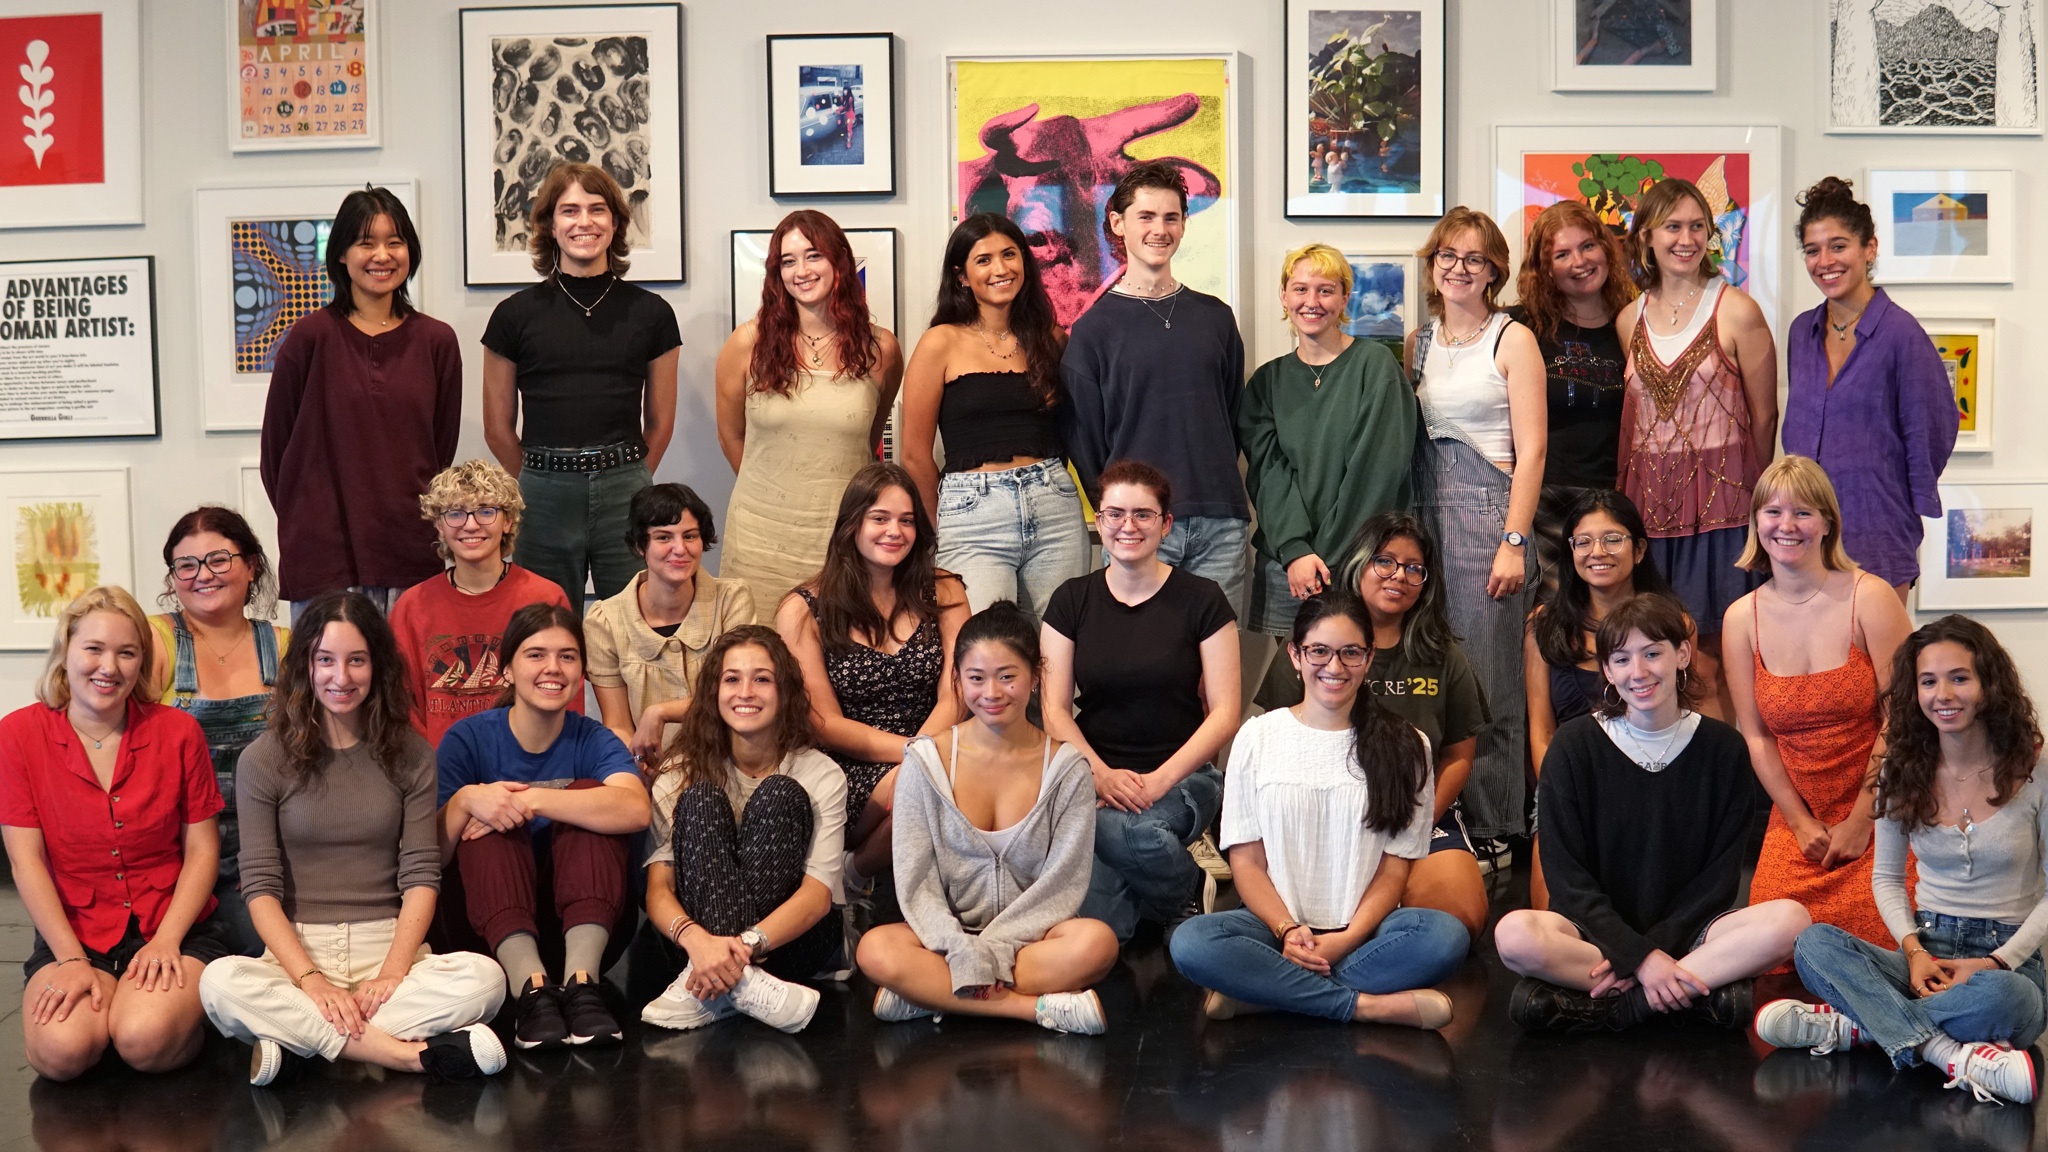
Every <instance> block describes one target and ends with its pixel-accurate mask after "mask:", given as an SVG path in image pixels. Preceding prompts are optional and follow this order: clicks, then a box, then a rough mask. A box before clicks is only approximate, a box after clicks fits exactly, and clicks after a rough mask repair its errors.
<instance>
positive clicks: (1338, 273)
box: [1280, 244, 1352, 324]
mask: <svg viewBox="0 0 2048 1152" xmlns="http://www.w3.org/2000/svg"><path fill="white" fill-rule="evenodd" d="M1303 263H1306V264H1307V265H1308V271H1310V272H1313V273H1315V274H1316V275H1318V276H1321V277H1322V278H1323V279H1325V280H1335V281H1336V282H1337V283H1338V284H1340V285H1342V286H1343V288H1344V307H1343V308H1341V309H1339V311H1338V321H1337V322H1338V323H1340V324H1342V323H1346V322H1348V321H1350V319H1351V283H1352V280H1351V261H1349V260H1346V259H1345V258H1344V254H1343V253H1342V252H1339V251H1337V250H1336V249H1335V248H1332V247H1330V246H1329V245H1328V244H1303V245H1302V246H1301V247H1299V248H1296V249H1295V250H1294V251H1292V252H1289V253H1288V254H1287V258H1286V259H1284V260H1282V261H1280V291H1282V292H1286V291H1287V282H1288V281H1289V280H1291V279H1293V278H1294V271H1295V269H1296V268H1298V267H1300V266H1301V265H1302V264H1303ZM1285 318H1286V317H1285V316H1283V317H1282V319H1285Z"/></svg>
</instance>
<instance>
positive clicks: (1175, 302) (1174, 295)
mask: <svg viewBox="0 0 2048 1152" xmlns="http://www.w3.org/2000/svg"><path fill="white" fill-rule="evenodd" d="M1182 287H1183V285H1179V284H1176V285H1174V287H1173V291H1171V292H1168V293H1167V294H1166V295H1164V296H1161V297H1160V299H1161V300H1171V301H1172V303H1171V304H1168V305H1167V306H1166V315H1164V316H1161V315H1159V309H1157V308H1154V307H1153V306H1152V301H1151V299H1150V298H1148V297H1144V296H1137V295H1132V294H1131V293H1125V295H1128V296H1130V297H1131V299H1133V300H1136V301H1137V302H1138V303H1140V304H1143V305H1144V306H1145V310H1146V311H1147V312H1150V313H1152V315H1153V316H1154V317H1155V318H1156V319H1158V320H1160V321H1161V322H1163V323H1164V324H1165V325H1166V327H1167V328H1168V329H1171V328H1172V327H1173V310H1174V309H1176V308H1178V307H1180V290H1181V288H1182Z"/></svg>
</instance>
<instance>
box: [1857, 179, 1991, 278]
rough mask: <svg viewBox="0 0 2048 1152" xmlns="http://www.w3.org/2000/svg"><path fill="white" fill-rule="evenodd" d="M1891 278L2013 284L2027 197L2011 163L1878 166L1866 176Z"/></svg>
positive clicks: (1880, 267)
mask: <svg viewBox="0 0 2048 1152" xmlns="http://www.w3.org/2000/svg"><path fill="white" fill-rule="evenodd" d="M1863 193H1864V195H1865V196H1866V197H1868V199H1869V203H1870V214H1871V216H1872V217H1874V218H1875V220H1876V222H1877V272H1876V277H1877V279H1878V280H1879V281H1881V282H1882V283H1886V284H2010V283H2012V278H2013V249H2014V247H2015V246H2016V243H2017V239H2016V234H2017V232H2018V228H2017V226H2016V220H2017V217H2018V215H2019V202H2018V201H2017V200H2015V199H2014V198H2013V175H2012V172H2011V171H2009V170H1994V171H1973V170H1965V169H1948V170H1945V171H1944V170H1936V171H1924V170H1908V169H1899V168H1873V169H1871V170H1870V173H1869V175H1868V177H1867V178H1866V179H1865V181H1864V189H1863Z"/></svg>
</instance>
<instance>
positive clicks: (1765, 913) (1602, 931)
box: [1494, 594, 1810, 1031]
mask: <svg viewBox="0 0 2048 1152" xmlns="http://www.w3.org/2000/svg"><path fill="white" fill-rule="evenodd" d="M1691 634H1692V630H1691V622H1690V621H1689V620H1688V619H1687V618H1686V615H1685V610H1684V609H1683V608H1682V607H1680V606H1679V604H1678V602H1677V601H1676V600H1673V599H1672V598H1671V597H1669V596H1664V595H1658V594H1649V595H1642V596H1636V597H1633V598H1632V599H1629V600H1627V601H1625V602H1623V603H1622V604H1620V605H1618V606H1617V607H1616V608H1615V609H1614V610H1613V611H1611V612H1609V613H1608V614H1607V616H1606V618H1605V619H1603V620H1601V622H1600V628H1599V632H1598V633H1597V635H1596V638H1595V639H1596V642H1597V652H1596V654H1597V655H1598V657H1599V660H1600V669H1601V672H1602V673H1603V674H1604V675H1605V677H1606V679H1607V688H1606V690H1605V691H1604V692H1603V693H1602V698H1601V701H1600V706H1599V707H1598V708H1597V709H1596V710H1595V712H1594V714H1593V715H1591V716H1582V717H1580V718H1579V719H1577V720H1573V721H1571V722H1570V723H1568V724H1566V725H1565V726H1564V727H1562V728H1560V729H1558V733H1557V737H1556V739H1554V740H1553V741H1552V742H1551V745H1550V753H1549V755H1548V756H1547V757H1545V759H1544V763H1543V776H1542V793H1541V800H1542V809H1543V873H1544V877H1545V879H1546V880H1548V881H1549V885H1550V908H1551V910H1550V911H1546V912H1538V911H1535V910H1533V909H1523V910H1519V911H1515V912H1510V913H1508V914H1507V915H1506V916H1503V917H1501V921H1500V925H1499V927H1497V928H1495V929H1494V943H1495V945H1496V946H1497V947H1498V948H1499V950H1500V958H1501V963H1503V964H1505V965H1506V966H1507V967H1508V969H1509V970H1510V971H1512V972H1514V973H1515V974H1516V975H1518V976H1521V977H1524V979H1523V980H1522V981H1521V982H1520V983H1518V984H1517V985H1516V986H1515V991H1514V994H1513V996H1512V997H1511V998H1510V999H1509V1001H1508V1015H1509V1017H1510V1018H1512V1019H1513V1020H1514V1021H1515V1022H1516V1023H1517V1024H1520V1025H1521V1026H1522V1027H1524V1028H1550V1029H1558V1030H1564V1031H1594V1030H1599V1029H1621V1028H1626V1027H1629V1026H1631V1025H1634V1024H1638V1023H1641V1022H1642V1021H1644V1020H1648V1019H1652V1018H1654V1016H1655V1015H1656V1014H1659V1013H1668V1012H1675V1011H1681V1010H1687V1009H1690V1010H1691V1012H1692V1014H1694V1015H1696V1016H1700V1017H1702V1018H1705V1019H1707V1020H1710V1021H1712V1022H1713V1023H1716V1024H1720V1025H1722V1026H1724V1027H1729V1028H1742V1027H1746V1026H1747V1025H1748V1024H1749V1019H1750V1016H1751V1008H1750V1005H1751V1003H1752V990H1751V986H1750V978H1752V977H1754V976H1756V975H1758V974H1759V973H1763V972H1768V971H1770V970H1771V969H1772V968H1775V967H1777V966H1778V965H1780V964H1782V963H1784V962H1785V961H1786V959H1788V958H1789V957H1790V956H1791V955H1792V944H1793V941H1794V940H1795V939H1797V937H1798V936H1799V933H1800V932H1801V931H1802V930H1803V929H1805V928H1806V926H1807V925H1808V923H1810V921H1809V920H1808V918H1807V915H1806V910H1805V909H1804V908H1802V907H1800V905H1799V904H1798V903H1797V902H1795V901H1791V900H1772V901H1769V902H1767V903H1764V904H1759V905H1755V906H1753V907H1748V908H1740V909H1733V910H1731V908H1732V906H1733V905H1734V903H1735V901H1736V897H1737V894H1738V888H1739V885H1740V881H1741V871H1742V850H1743V845H1744V839H1745V833H1746V831H1747V829H1748V827H1749V810H1750V795H1751V792H1750V788H1751V785H1750V767H1749V754H1748V751H1747V747H1746V745H1745V744H1744V743H1743V740H1742V736H1741V734H1739V733H1738V732H1736V731H1735V729H1733V728H1730V727H1729V726H1728V725H1726V724H1723V723H1721V722H1720V721H1718V720H1714V719H1711V718H1708V717H1704V716H1701V715H1700V714H1698V713H1697V712H1693V711H1691V710H1689V709H1688V708H1686V707H1685V705H1686V703H1687V702H1688V701H1687V694H1686V690H1687V689H1688V688H1689V687H1690V685H1688V684H1687V683H1686V681H1687V680H1688V679H1689V677H1688V675H1687V673H1686V667H1687V665H1689V664H1690V663H1691V662H1692V641H1691Z"/></svg>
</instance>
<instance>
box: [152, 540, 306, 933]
mask: <svg viewBox="0 0 2048 1152" xmlns="http://www.w3.org/2000/svg"><path fill="white" fill-rule="evenodd" d="M164 567H165V568H166V569H168V571H167V572H166V574H165V576H164V591H163V594H162V595H161V596H158V597H157V601H158V603H161V604H163V605H165V606H166V607H170V606H171V605H176V607H175V608H174V609H173V610H172V611H170V612H165V613H161V614H159V615H155V616H151V617H150V618H149V626H150V630H151V631H152V632H154V633H155V643H154V644H153V645H151V650H152V652H153V653H154V661H153V663H154V667H153V668H152V676H153V677H154V679H153V682H154V683H157V684H161V685H163V686H164V689H163V692H162V694H161V695H159V696H158V697H157V703H159V704H169V705H170V706H172V707H173V708H176V709H178V710H179V711H181V712H184V713H186V714H187V715H190V716H191V717H192V718H193V719H194V720H197V721H199V728H200V730H201V731H203V732H205V733H206V749H207V752H208V753H209V754H210V755H211V757H212V759H213V776H214V782H215V784H216V785H217V786H218V787H219V788H220V794H221V796H222V798H223V799H225V800H226V801H227V807H226V808H225V809H224V810H222V812H221V814H220V880H219V882H218V883H216V884H215V885H214V889H213V894H214V897H215V898H216V899H218V900H219V901H220V907H219V909H218V910H217V911H216V912H215V913H214V919H215V921H216V922H217V923H218V924H219V925H220V927H221V931H222V932H223V933H224V934H225V935H226V937H227V940H228V943H229V944H230V945H232V946H233V947H234V949H235V951H237V952H241V953H244V954H247V955H251V956H253V955H255V954H256V953H258V952H261V951H262V950H263V941H262V939H261V938H259V937H258V936H257V934H256V927H255V925H253V924H251V923H250V922H249V911H248V909H247V908H246V907H245V906H244V905H243V903H242V894H241V884H240V876H241V869H240V865H239V863H238V861H237V853H238V852H239V851H240V848H241V840H240V836H239V833H238V831H237V829H236V826H235V802H234V795H235V765H236V762H237V761H238V760H239V759H240V758H241V755H242V749H244V748H246V747H248V746H249V744H250V743H251V742H252V741H254V740H255V739H256V738H257V737H258V736H261V735H263V716H264V710H265V709H266V708H268V707H269V705H270V689H271V687H272V686H273V685H275V684H276V683H277V659H278V654H279V653H280V652H282V651H284V647H285V645H286V644H287V643H288V642H289V641H290V639H291V634H290V632H289V631H288V630H287V629H285V628H281V627H278V626H276V625H273V624H271V623H270V620H269V617H270V615H271V614H272V613H273V612H274V611H276V609H277V580H276V578H275V577H274V576H273V575H272V574H271V570H270V557H269V556H268V555H266V554H265V553H264V551H263V542H262V541H260V540H258V539H256V533H255V532H254V531H252V530H251V529H250V528H249V522H248V521H247V520H244V519H243V518H242V514H241V513H239V512H236V511H235V510H233V509H231V508H223V507H221V506H219V505H217V504H207V505H203V506H201V507H199V508H195V509H193V510H192V511H190V512H187V513H185V514H184V515H183V516H180V517H178V522H177V523H176V524H173V525H172V526H171V534H170V535H169V536H168V537H166V538H165V539H164Z"/></svg>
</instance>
